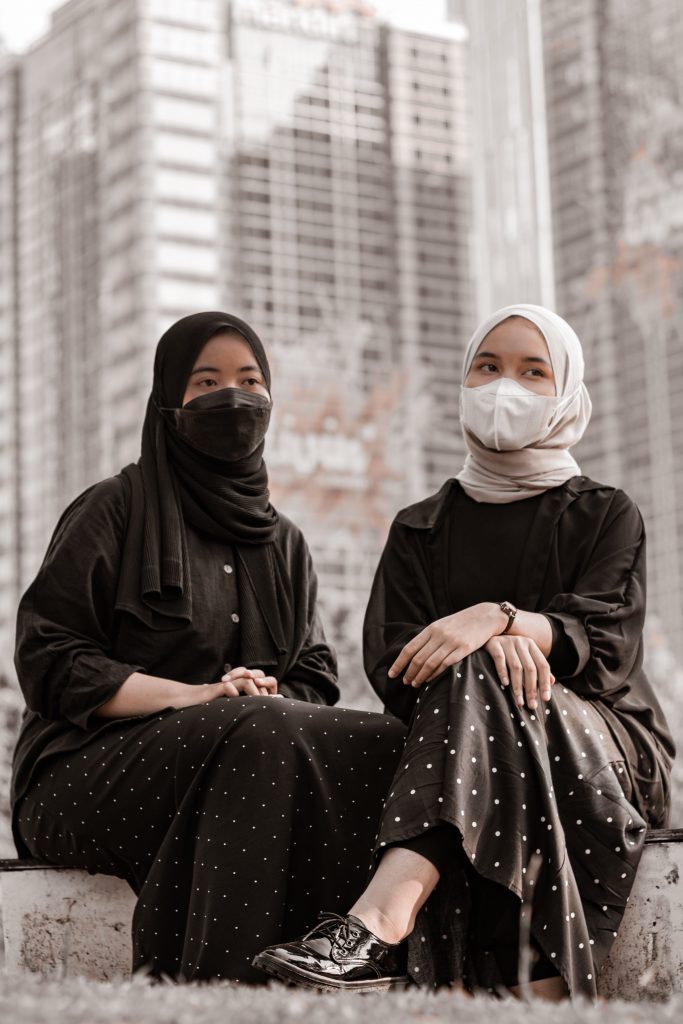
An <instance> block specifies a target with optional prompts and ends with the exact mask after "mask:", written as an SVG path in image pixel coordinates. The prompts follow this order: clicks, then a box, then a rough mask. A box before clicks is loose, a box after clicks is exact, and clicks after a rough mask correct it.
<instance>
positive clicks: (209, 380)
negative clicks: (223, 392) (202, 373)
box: [197, 377, 218, 385]
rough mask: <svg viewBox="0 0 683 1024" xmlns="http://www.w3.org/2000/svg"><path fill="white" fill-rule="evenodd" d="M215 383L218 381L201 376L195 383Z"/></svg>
mask: <svg viewBox="0 0 683 1024" xmlns="http://www.w3.org/2000/svg"><path fill="white" fill-rule="evenodd" d="M217 383H218V381H217V380H214V378H213V377H202V379H201V380H198V381H197V384H209V385H211V384H217Z"/></svg>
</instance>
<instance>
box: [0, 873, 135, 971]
mask: <svg viewBox="0 0 683 1024" xmlns="http://www.w3.org/2000/svg"><path fill="white" fill-rule="evenodd" d="M135 900H136V897H135V894H134V892H133V890H132V889H131V888H130V886H129V885H128V883H127V882H126V881H124V880H123V879H122V878H115V877H113V876H112V875H90V874H88V872H87V871H82V870H80V869H75V868H63V867H54V866H52V865H50V866H46V865H44V864H40V863H39V862H37V861H0V906H1V907H2V927H3V934H4V940H5V970H6V971H7V972H12V973H16V972H23V971H31V972H34V973H38V974H42V975H45V976H52V977H55V976H57V977H64V976H65V975H67V974H68V975H70V976H71V975H81V976H83V977H87V978H94V979H97V980H99V981H109V980H111V979H113V978H116V977H127V976H129V975H130V972H131V965H132V944H131V921H132V918H133V909H134V907H135Z"/></svg>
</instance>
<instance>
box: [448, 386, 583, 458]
mask: <svg viewBox="0 0 683 1024" xmlns="http://www.w3.org/2000/svg"><path fill="white" fill-rule="evenodd" d="M562 401H563V399H562V398H561V397H558V396H557V395H538V394H536V393H535V392H533V391H530V390H529V389H528V388H525V387H523V386H522V385H521V384H518V383H517V381H516V380H512V378H511V377H499V378H498V379H497V380H492V381H491V383H490V384H483V385H482V386H481V387H478V388H466V387H464V385H463V386H461V388H460V421H461V423H462V424H463V426H465V427H467V429H468V430H469V431H471V433H473V434H474V436H475V437H477V438H479V440H480V441H481V443H482V444H484V445H486V447H487V448H495V449H496V450H497V451H514V450H516V449H518V448H526V446H527V445H529V444H534V443H536V442H538V441H542V440H543V438H544V437H546V435H547V434H548V431H549V429H550V426H551V424H552V421H553V417H554V414H555V411H556V409H557V408H558V406H559V405H560V403H561V402H562Z"/></svg>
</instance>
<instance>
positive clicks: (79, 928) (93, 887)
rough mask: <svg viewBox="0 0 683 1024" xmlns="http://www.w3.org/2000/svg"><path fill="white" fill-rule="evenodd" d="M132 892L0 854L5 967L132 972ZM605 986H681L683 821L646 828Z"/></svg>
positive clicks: (636, 993) (665, 991)
mask: <svg viewBox="0 0 683 1024" xmlns="http://www.w3.org/2000/svg"><path fill="white" fill-rule="evenodd" d="M135 899H136V897H135V894H134V893H133V891H132V889H131V888H130V886H129V885H128V883H127V882H125V881H123V879H120V878H114V877H112V876H111V875H90V874H88V872H87V871H82V870H80V869H74V868H66V867H57V866H53V865H46V864H43V863H41V862H40V861H35V860H9V861H8V860H4V861H3V860H0V901H1V904H0V905H1V907H2V924H3V932H4V937H5V969H6V970H7V971H10V972H23V971H31V972H37V973H39V974H43V975H47V976H53V977H54V976H55V975H56V976H57V977H60V976H64V975H66V974H68V975H82V976H85V977H88V978H95V979H98V980H102V981H108V980H110V979H113V978H116V977H126V976H128V975H129V974H130V970H131V963H132V949H131V921H132V917H133V910H134V907H135ZM598 988H599V992H600V994H601V995H603V996H606V997H619V998H620V999H630V1000H639V999H666V998H668V997H669V996H670V995H672V994H673V993H677V992H683V829H661V830H657V831H651V832H648V834H647V837H646V847H645V851H644V853H643V858H642V861H641V865H640V868H639V870H638V876H637V878H636V882H635V885H634V887H633V891H632V893H631V899H630V901H629V905H628V908H627V910H626V914H625V915H624V920H623V922H622V925H621V928H620V929H619V934H618V936H617V938H616V940H615V942H614V946H613V948H612V952H611V954H610V957H609V959H608V960H607V962H606V964H605V966H604V967H603V970H602V971H601V974H600V980H599V985H598Z"/></svg>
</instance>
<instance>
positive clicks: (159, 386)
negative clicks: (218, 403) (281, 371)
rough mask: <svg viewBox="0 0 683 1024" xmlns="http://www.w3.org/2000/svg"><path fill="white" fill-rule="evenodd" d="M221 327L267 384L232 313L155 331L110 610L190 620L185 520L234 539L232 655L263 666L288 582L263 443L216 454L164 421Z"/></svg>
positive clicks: (148, 619)
mask: <svg viewBox="0 0 683 1024" xmlns="http://www.w3.org/2000/svg"><path fill="white" fill-rule="evenodd" d="M223 331H236V332H238V333H239V334H240V335H241V336H242V337H243V338H244V340H245V341H246V342H247V344H248V345H249V347H250V348H251V350H252V352H253V354H254V358H255V360H256V362H257V363H258V366H259V368H260V370H261V373H262V374H263V378H264V381H265V382H266V386H267V388H268V391H270V367H269V365H268V359H267V357H266V353H265V350H264V348H263V345H262V343H261V341H260V339H259V337H258V336H257V334H256V333H255V332H254V331H253V330H252V328H251V327H250V326H249V325H248V324H247V323H245V322H244V321H243V320H240V319H239V318H238V317H236V316H232V315H231V314H229V313H220V312H210V313H194V314H192V315H191V316H186V317H183V319H182V320H178V321H177V323H175V324H173V325H172V326H171V327H170V328H169V329H168V330H167V331H166V333H165V334H164V335H163V336H162V337H161V339H160V341H159V344H158V345H157V350H156V355H155V359H154V379H153V385H152V393H151V395H150V397H149V400H148V403H147V413H146V416H145V421H144V424H143V428H142V453H141V457H140V459H139V460H138V462H137V463H132V464H131V465H129V466H126V467H125V469H123V470H122V471H121V477H122V479H123V482H124V485H125V487H126V491H127V497H128V523H127V529H126V536H125V540H124V549H123V560H122V569H121V577H120V580H119V588H118V593H117V601H116V607H117V609H122V610H125V611H128V612H131V613H132V614H134V615H136V616H137V617H138V618H140V619H141V620H142V621H143V622H145V623H146V624H147V625H148V626H150V627H151V628H152V629H173V628H175V626H176V622H175V621H174V620H177V619H179V618H180V619H186V620H188V621H192V585H191V575H190V568H189V564H188V554H187V539H186V534H185V524H186V522H189V523H191V524H192V526H193V527H195V528H196V529H197V530H200V531H203V532H204V533H208V534H210V535H211V536H213V537H217V538H219V539H221V540H224V541H225V542H226V544H230V545H233V546H234V550H235V552H236V555H237V559H238V561H239V569H240V570H241V571H240V572H239V573H238V582H239V586H240V603H241V605H242V608H243V614H242V621H243V629H242V659H243V661H244V663H245V664H249V663H250V662H251V663H254V662H257V663H260V664H269V663H274V662H275V661H276V660H277V654H279V653H282V651H283V649H284V635H285V634H284V630H283V615H286V613H287V611H288V610H289V609H290V608H291V593H290V591H291V584H290V582H289V579H288V574H287V570H286V567H285V564H284V560H283V557H282V554H281V552H280V549H279V547H278V545H277V544H276V543H275V539H276V534H277V528H278V514H277V512H276V510H275V509H274V508H273V506H272V505H271V504H270V499H269V491H268V473H267V470H266V466H265V463H264V461H263V441H261V443H260V444H259V445H258V447H257V448H256V450H255V451H253V452H252V453H251V454H249V455H247V456H246V457H243V458H239V459H237V460H234V459H233V460H231V461H225V460H223V459H220V458H216V457H214V456H212V455H208V454H205V453H204V452H202V451H199V450H197V449H196V448H194V447H191V446H190V445H189V444H188V443H187V440H186V438H185V437H184V436H183V435H182V433H181V432H180V431H179V430H178V429H177V428H176V426H175V425H174V421H173V410H176V409H180V408H182V402H183V396H184V394H185V389H186V386H187V381H188V378H189V375H190V372H191V370H192V367H193V365H194V363H195V360H196V358H197V356H198V354H199V352H200V351H201V349H202V348H203V346H204V345H205V344H206V342H207V341H209V339H210V338H212V337H213V336H214V335H216V334H218V333H221V332H223ZM213 394H216V395H219V394H220V392H214V393H213ZM164 410H165V411H164ZM245 648H246V649H245Z"/></svg>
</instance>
